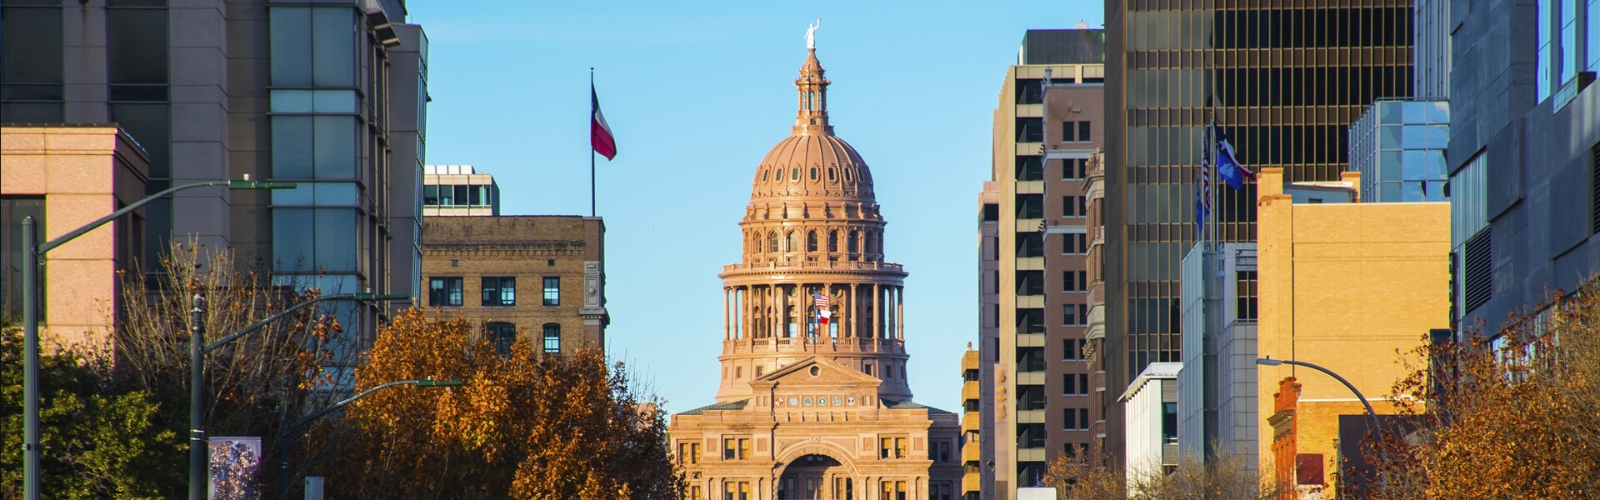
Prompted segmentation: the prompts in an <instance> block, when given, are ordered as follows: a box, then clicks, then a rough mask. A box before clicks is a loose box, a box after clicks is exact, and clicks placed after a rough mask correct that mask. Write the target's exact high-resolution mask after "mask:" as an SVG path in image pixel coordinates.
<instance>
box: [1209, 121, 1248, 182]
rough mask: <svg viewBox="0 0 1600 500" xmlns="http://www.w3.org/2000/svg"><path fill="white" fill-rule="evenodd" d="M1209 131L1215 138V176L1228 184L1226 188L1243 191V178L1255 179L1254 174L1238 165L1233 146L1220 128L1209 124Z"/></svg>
mask: <svg viewBox="0 0 1600 500" xmlns="http://www.w3.org/2000/svg"><path fill="white" fill-rule="evenodd" d="M1211 130H1213V131H1215V132H1216V136H1217V175H1218V176H1219V177H1222V180H1224V181H1227V182H1228V187H1231V188H1234V189H1244V178H1245V177H1249V178H1251V179H1254V178H1256V174H1255V173H1254V172H1251V171H1250V170H1249V169H1246V168H1244V165H1240V164H1239V157H1238V156H1237V155H1235V154H1234V152H1233V144H1232V143H1229V142H1228V136H1227V135H1226V134H1223V133H1222V127H1218V126H1217V124H1215V123H1213V124H1211Z"/></svg>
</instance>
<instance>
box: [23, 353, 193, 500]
mask: <svg viewBox="0 0 1600 500" xmlns="http://www.w3.org/2000/svg"><path fill="white" fill-rule="evenodd" d="M22 351H23V345H22V331H21V329H20V328H18V327H16V326H15V325H10V324H7V325H3V326H0V388H3V389H0V390H3V392H0V415H4V421H3V422H0V424H3V425H0V426H3V427H4V429H0V439H3V443H4V444H3V445H0V449H4V450H6V452H5V453H0V498H7V499H10V498H21V497H22V480H23V478H22V474H23V467H22V453H19V452H16V450H21V449H22V430H23V415H22V410H23V391H22V377H23V374H22V354H23V352H22ZM88 361H89V360H85V359H84V358H82V357H80V356H79V355H77V354H75V353H73V352H59V353H54V354H42V355H40V356H39V364H40V367H39V375H40V385H39V389H40V393H41V394H42V395H43V401H42V402H41V403H40V411H39V423H40V428H39V429H40V444H41V446H42V449H41V452H40V457H39V458H40V460H39V462H40V467H41V471H40V478H41V480H42V481H43V484H42V486H43V490H44V491H47V492H49V496H50V497H51V498H65V499H91V498H131V499H143V498H150V499H155V498H166V497H167V495H166V494H164V491H166V488H163V484H164V483H171V482H172V481H174V480H181V476H177V477H175V476H174V475H173V473H172V471H171V470H168V469H170V468H168V467H163V466H161V465H160V462H161V460H162V457H167V456H172V455H173V454H180V455H181V450H180V449H179V448H180V446H179V441H178V440H177V439H176V436H175V434H174V433H173V432H172V431H171V430H170V429H165V428H161V427H159V426H156V425H154V424H153V423H152V416H153V415H155V413H156V412H157V405H156V404H155V403H154V402H153V401H151V400H150V398H149V394H148V393H146V392H143V391H131V392H123V393H120V394H119V393H116V392H115V391H113V390H112V385H113V384H112V383H111V381H110V380H108V379H106V378H105V377H103V376H102V375H101V373H100V372H99V371H97V370H95V369H93V367H92V365H91V364H90V363H89V362H88Z"/></svg>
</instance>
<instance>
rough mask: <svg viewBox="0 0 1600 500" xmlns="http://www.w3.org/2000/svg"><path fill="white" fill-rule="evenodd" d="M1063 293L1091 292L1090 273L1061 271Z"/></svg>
mask: <svg viewBox="0 0 1600 500" xmlns="http://www.w3.org/2000/svg"><path fill="white" fill-rule="evenodd" d="M1061 291H1063V292H1087V291H1089V272H1088V271H1061Z"/></svg>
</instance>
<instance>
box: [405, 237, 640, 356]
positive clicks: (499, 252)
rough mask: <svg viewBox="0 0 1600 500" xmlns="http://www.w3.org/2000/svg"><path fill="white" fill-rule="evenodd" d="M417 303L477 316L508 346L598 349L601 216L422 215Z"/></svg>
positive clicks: (601, 340) (605, 319) (601, 339)
mask: <svg viewBox="0 0 1600 500" xmlns="http://www.w3.org/2000/svg"><path fill="white" fill-rule="evenodd" d="M422 232H423V244H422V275H423V279H422V288H423V289H424V290H427V295H426V297H424V298H423V302H422V305H424V306H427V307H430V308H440V309H445V310H451V311H457V312H460V313H461V314H463V315H465V316H466V317H468V318H472V319H482V320H483V321H485V325H484V328H485V333H486V334H488V335H490V336H491V337H492V338H493V339H495V341H496V342H497V344H502V345H505V346H509V345H510V343H511V342H513V341H514V340H515V339H516V337H517V336H518V335H531V336H532V341H533V342H534V349H535V350H538V351H543V352H570V351H571V350H572V349H574V348H576V347H577V346H580V345H584V344H591V345H595V346H599V347H602V348H604V346H605V340H606V333H605V328H606V324H607V323H609V322H610V316H609V315H608V314H607V312H606V308H605V304H606V300H605V297H606V296H605V223H604V222H603V221H602V220H601V219H600V218H598V217H580V216H575V215H553V216H547V215H537V216H535V215H529V216H500V217H423V224H422Z"/></svg>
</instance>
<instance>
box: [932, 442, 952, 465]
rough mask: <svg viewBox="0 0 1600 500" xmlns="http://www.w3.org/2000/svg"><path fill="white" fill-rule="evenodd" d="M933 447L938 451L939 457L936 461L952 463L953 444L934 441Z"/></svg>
mask: <svg viewBox="0 0 1600 500" xmlns="http://www.w3.org/2000/svg"><path fill="white" fill-rule="evenodd" d="M933 447H934V449H935V450H937V453H938V455H937V457H936V458H935V459H934V460H938V461H940V462H949V461H950V447H951V444H950V442H949V441H934V443H933Z"/></svg>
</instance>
